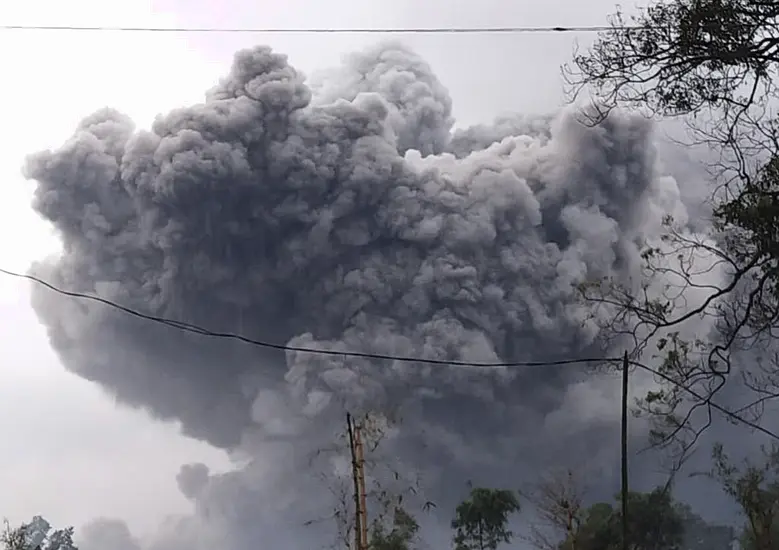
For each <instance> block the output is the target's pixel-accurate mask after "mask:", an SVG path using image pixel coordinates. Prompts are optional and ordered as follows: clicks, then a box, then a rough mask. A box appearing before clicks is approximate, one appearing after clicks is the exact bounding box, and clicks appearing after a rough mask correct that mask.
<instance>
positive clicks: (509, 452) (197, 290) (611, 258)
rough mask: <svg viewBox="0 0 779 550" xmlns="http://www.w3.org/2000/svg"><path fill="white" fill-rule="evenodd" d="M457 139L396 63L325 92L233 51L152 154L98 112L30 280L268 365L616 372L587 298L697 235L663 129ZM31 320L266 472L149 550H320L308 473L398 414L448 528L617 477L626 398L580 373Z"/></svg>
mask: <svg viewBox="0 0 779 550" xmlns="http://www.w3.org/2000/svg"><path fill="white" fill-rule="evenodd" d="M452 127H453V118H452V102H451V99H450V98H449V95H448V93H447V92H446V89H445V88H444V86H443V85H442V84H441V83H440V82H439V81H438V80H437V78H436V77H435V75H434V74H433V73H432V71H431V70H430V67H428V65H427V64H426V63H425V62H424V61H423V60H421V59H420V58H419V57H417V56H416V55H415V54H413V53H412V52H410V51H408V50H407V49H405V48H404V47H402V46H400V45H397V44H388V45H382V46H380V47H377V48H375V49H373V50H372V51H369V52H367V53H365V54H361V55H356V56H353V57H351V58H348V59H347V62H346V66H345V67H344V68H343V69H341V70H340V71H336V72H335V73H331V80H325V81H323V82H320V83H317V84H316V85H315V86H313V87H311V88H310V87H309V86H307V84H306V83H305V81H304V79H303V77H302V76H301V75H300V74H299V73H298V72H297V71H296V70H295V69H294V68H293V67H291V66H290V65H289V64H288V63H287V59H286V57H285V56H283V55H281V54H278V53H274V52H273V51H271V49H269V48H266V47H257V48H254V49H251V50H245V51H241V52H239V53H238V54H237V55H236V57H235V61H234V64H233V66H232V69H231V70H230V73H229V74H228V76H227V77H226V78H225V79H224V80H222V81H221V82H220V83H219V84H218V85H217V86H216V87H215V88H214V89H212V90H211V91H210V92H209V93H208V94H207V96H206V100H205V102H204V103H202V104H198V105H193V106H189V107H185V108H181V109H178V110H175V111H173V112H171V113H168V114H167V115H165V116H161V117H159V118H158V119H157V120H155V122H154V124H153V126H152V129H151V131H145V130H140V131H139V130H136V129H135V128H134V127H133V124H132V122H131V120H130V119H128V118H127V117H126V116H124V115H122V114H121V113H118V112H116V111H113V110H110V109H103V110H101V111H98V112H96V113H95V114H93V115H92V116H90V117H88V118H87V119H85V120H84V121H82V123H81V124H80V126H79V127H78V128H77V129H76V132H75V133H74V135H73V137H72V138H71V139H70V140H69V141H67V142H66V143H65V144H63V145H62V147H60V148H59V149H58V150H56V151H46V152H41V153H38V154H36V155H34V156H32V157H31V158H30V159H29V162H28V164H27V167H26V174H27V176H28V177H29V178H30V179H33V180H35V181H36V182H37V189H36V194H35V203H34V207H35V209H36V210H37V211H38V212H39V213H40V214H41V215H42V216H43V217H44V218H45V219H47V220H49V221H50V222H51V223H52V224H53V225H54V226H55V227H56V228H57V230H58V231H59V233H60V235H61V238H62V242H63V246H64V252H63V254H62V255H61V256H60V257H57V258H53V259H51V260H49V261H46V262H44V263H41V264H39V265H37V266H35V268H34V271H35V273H36V274H37V275H39V276H41V277H43V278H45V279H46V280H48V281H51V282H52V283H54V284H56V285H58V286H61V287H64V288H67V289H69V290H73V291H81V292H89V293H97V294H99V295H100V296H102V297H104V298H107V299H110V300H114V301H116V302H119V303H121V304H123V305H125V306H127V307H130V308H133V309H137V310H140V311H142V312H145V313H149V314H154V315H159V316H164V317H167V318H173V319H177V320H181V321H186V322H189V323H195V324H198V325H201V326H204V327H206V328H208V329H211V330H214V331H220V332H236V333H241V334H244V335H246V336H249V337H253V338H257V339H262V340H266V341H270V342H274V343H282V344H284V343H289V344H290V345H295V346H308V347H315V348H324V349H330V350H343V351H347V350H348V351H361V352H376V353H382V354H395V355H405V356H420V357H425V358H434V359H441V360H467V361H501V360H502V361H509V362H514V361H526V360H547V359H548V360H552V359H560V358H566V357H573V356H581V355H592V354H598V353H603V352H604V350H603V349H601V346H600V344H599V340H598V331H597V325H596V324H595V323H593V322H592V321H591V320H588V313H589V312H588V311H586V310H584V309H583V308H582V307H581V306H580V305H578V304H577V303H576V302H575V300H574V296H573V289H572V285H573V284H574V283H576V282H577V281H580V280H582V279H584V278H587V277H597V276H601V275H611V274H613V275H616V276H618V277H621V276H625V275H627V274H629V273H631V272H632V271H633V270H634V269H635V267H636V265H637V262H638V245H639V243H640V242H642V241H643V240H644V239H648V238H652V237H653V236H656V235H658V234H659V232H660V221H661V219H662V217H663V216H664V215H665V214H668V213H672V214H675V215H677V216H678V215H679V214H680V213H682V214H683V212H684V206H683V205H682V203H681V200H680V198H679V196H680V195H679V190H678V188H677V186H676V181H675V180H674V179H672V178H668V177H661V176H662V175H663V174H662V173H660V172H658V170H657V166H658V165H657V160H656V158H655V157H656V155H655V148H654V145H653V129H652V126H651V124H650V123H649V122H647V121H646V120H645V119H643V118H641V117H639V116H631V115H626V114H620V113H615V114H614V115H613V116H611V117H610V118H609V120H608V121H607V122H606V123H605V124H604V125H603V126H602V127H599V128H589V127H585V126H583V125H581V124H580V123H579V122H577V119H576V117H574V116H572V115H571V114H570V113H567V112H563V113H562V114H560V115H559V116H557V117H538V118H527V119H525V118H519V117H517V118H503V119H499V120H498V121H496V123H495V124H492V125H483V126H477V127H474V128H469V129H463V130H458V131H457V132H454V133H453V132H452ZM33 300H34V307H35V309H36V311H37V312H38V315H39V316H40V318H41V320H42V321H43V322H44V323H45V325H46V326H47V327H48V331H49V335H50V338H51V341H52V344H53V345H54V347H55V349H56V350H57V352H58V353H59V355H60V357H61V359H62V361H63V363H64V364H65V366H66V367H67V368H68V369H69V370H71V371H73V372H75V373H77V374H78V375H80V376H82V377H84V378H86V379H89V380H92V381H94V382H96V383H98V384H99V385H100V386H101V387H103V388H105V389H106V390H107V391H109V392H111V393H112V394H113V395H115V396H116V398H117V399H118V400H119V401H121V402H124V403H129V404H131V405H134V406H136V407H140V408H143V409H146V410H148V411H150V412H151V413H152V414H153V415H155V416H156V417H158V418H163V419H176V420H179V421H181V424H182V429H183V430H184V432H185V433H187V434H189V435H191V436H194V437H197V438H200V439H203V440H205V441H208V442H210V443H211V444H213V445H216V446H219V447H223V448H226V449H230V450H233V451H237V452H240V453H241V456H243V457H249V460H248V463H247V464H244V466H242V467H241V468H240V469H238V470H236V471H235V472H230V473H228V474H223V475H211V474H210V473H209V472H208V470H207V468H205V467H204V466H202V465H194V466H188V467H186V468H184V469H183V470H182V472H181V474H180V475H179V484H180V487H181V489H182V491H183V493H184V494H185V495H186V496H187V497H188V498H190V499H192V500H193V502H194V503H195V507H196V515H195V516H193V517H189V518H181V519H180V520H179V521H178V522H176V523H175V524H174V525H168V526H167V527H166V530H165V531H164V532H163V533H162V534H161V535H160V537H159V540H158V541H157V542H156V545H157V547H158V548H170V549H174V548H176V549H177V548H184V547H188V548H193V547H198V548H199V547H203V548H205V547H209V545H219V546H221V547H222V548H236V549H238V548H241V549H242V548H248V547H249V546H251V547H253V548H256V547H257V541H263V540H267V537H268V536H269V535H268V533H269V530H268V529H269V527H268V525H271V526H272V527H271V529H272V532H273V533H276V532H281V531H282V530H284V529H286V530H287V531H289V532H290V533H291V534H290V535H289V538H285V537H286V536H282V538H281V539H277V540H276V542H279V541H290V540H291V541H296V542H293V543H290V544H292V546H290V547H301V548H302V547H309V546H306V545H305V544H303V543H301V542H300V541H301V540H304V538H303V537H304V535H301V534H300V532H301V528H300V527H299V526H300V523H295V522H296V521H301V518H303V519H305V518H309V519H310V518H311V517H316V516H321V515H322V514H323V513H326V511H327V510H326V506H327V504H326V503H327V498H328V495H327V494H322V495H319V496H317V494H315V493H316V491H317V490H319V491H320V492H321V489H316V490H315V489H312V487H313V485H311V483H312V478H311V476H306V475H305V473H306V472H307V470H308V467H307V464H308V461H309V459H310V456H311V452H313V451H314V450H316V449H317V448H321V447H323V446H327V445H328V444H331V443H332V441H333V437H334V434H335V433H336V432H337V431H339V430H340V429H341V425H342V423H343V413H344V411H345V410H347V409H348V410H352V411H356V412H360V411H365V410H369V409H371V410H384V411H392V412H395V413H397V414H399V415H400V417H402V423H401V426H400V428H398V429H397V430H396V432H397V433H394V435H393V436H392V437H391V438H390V441H389V442H388V443H387V447H386V448H387V449H391V453H392V455H393V456H394V457H395V458H396V459H397V460H398V461H400V462H402V463H403V464H404V465H405V467H406V468H407V469H408V471H412V470H413V471H422V472H425V475H426V477H425V479H426V484H427V486H428V490H429V494H430V496H431V498H436V497H440V498H441V499H443V501H445V502H450V501H451V499H453V498H455V497H457V496H458V495H461V493H462V491H463V489H464V484H465V480H466V479H469V478H470V479H474V480H475V481H477V482H482V483H491V482H494V483H498V484H501V485H503V486H511V484H513V483H514V482H515V481H516V482H518V481H519V480H521V479H524V478H527V477H528V476H530V477H532V475H533V474H532V472H534V471H538V469H540V468H543V467H545V466H547V465H549V463H550V460H553V457H560V456H562V457H566V456H567V457H573V456H575V457H577V458H576V461H577V462H586V460H585V459H588V460H589V463H590V465H591V467H592V468H594V469H595V470H599V471H600V470H603V471H605V472H607V475H610V473H611V472H610V468H611V466H612V465H613V458H614V457H616V448H615V447H614V445H613V444H612V441H613V436H614V434H615V432H614V429H613V428H614V421H615V418H616V417H617V416H618V411H617V410H613V407H612V404H615V400H614V399H613V392H614V391H615V388H616V387H617V386H616V382H615V381H614V380H613V379H611V378H608V377H607V378H592V377H591V376H587V373H586V372H585V370H584V369H583V368H582V367H581V366H579V367H568V368H562V369H561V368H534V369H525V370H517V369H503V370H500V369H493V370H489V371H485V370H478V369H476V370H475V369H457V368H446V367H433V366H428V365H422V364H407V363H401V362H393V361H388V360H382V361H369V360H362V359H360V360H357V359H346V358H343V357H340V356H321V355H320V356H317V355H311V354H306V353H293V352H289V353H286V355H285V354H283V353H281V352H276V351H268V350H262V349H259V348H256V347H251V346H248V345H244V344H239V343H235V342H231V341H225V340H218V339H210V338H205V337H201V336H196V335H188V334H185V333H182V332H180V331H176V330H173V329H170V328H166V327H162V326H160V325H155V324H153V323H150V322H146V321H143V320H139V319H136V318H133V317H131V316H128V315H125V314H122V313H118V312H116V311H112V310H110V309H107V308H105V307H102V306H97V305H92V304H87V303H83V302H79V301H74V300H71V299H66V298H63V297H61V296H58V295H55V294H53V293H51V292H49V291H46V290H42V289H36V290H35V292H34V296H33ZM607 492H608V493H611V492H612V491H611V489H609V490H608V491H607ZM302 497H304V498H302ZM323 506H324V507H325V509H324V510H323ZM441 507H442V508H443V509H446V508H445V506H444V505H442V506H441ZM279 510H287V511H289V510H294V511H295V514H293V515H294V518H293V519H290V518H291V517H292V516H293V515H290V514H289V513H287V514H286V515H284V516H283V517H284V518H286V519H285V521H288V524H283V522H282V523H279V521H278V519H273V518H278V517H279V516H278V515H277V512H278V511H279ZM446 510H447V511H446V513H447V514H448V509H446ZM112 533H113V534H112V535H111V536H115V535H116V533H115V532H112ZM106 536H107V535H106ZM116 536H118V535H116ZM122 536H123V535H122ZM280 536H281V535H280ZM263 537H265V538H263ZM128 540H129V539H128ZM279 544H282V542H279ZM301 544H302V546H301ZM271 546H272V545H271ZM126 547H127V548H129V547H130V546H126ZM269 547H270V546H269Z"/></svg>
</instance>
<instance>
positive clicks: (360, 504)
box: [346, 412, 368, 550]
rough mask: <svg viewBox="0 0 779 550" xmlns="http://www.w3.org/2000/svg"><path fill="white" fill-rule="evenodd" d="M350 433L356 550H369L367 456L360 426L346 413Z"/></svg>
mask: <svg viewBox="0 0 779 550" xmlns="http://www.w3.org/2000/svg"><path fill="white" fill-rule="evenodd" d="M346 427H347V430H348V432H349V449H350V451H351V455H352V480H353V482H354V548H355V550H368V516H367V511H366V500H367V497H366V491H365V455H364V450H363V445H362V433H361V429H360V426H357V425H355V424H354V421H353V419H352V415H351V414H349V413H348V412H347V413H346Z"/></svg>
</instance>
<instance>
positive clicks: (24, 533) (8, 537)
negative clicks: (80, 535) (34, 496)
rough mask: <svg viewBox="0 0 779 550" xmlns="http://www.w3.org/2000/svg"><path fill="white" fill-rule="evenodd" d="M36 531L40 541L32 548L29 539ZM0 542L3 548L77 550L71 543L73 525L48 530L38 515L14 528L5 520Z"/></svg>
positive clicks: (19, 549) (8, 549)
mask: <svg viewBox="0 0 779 550" xmlns="http://www.w3.org/2000/svg"><path fill="white" fill-rule="evenodd" d="M41 530H42V531H43V532H40V531H41ZM37 533H39V537H38V540H40V542H39V544H38V545H37V546H36V547H34V548H33V547H32V545H31V543H30V539H31V538H35V535H36V534H37ZM0 543H2V545H3V550H78V548H77V547H76V545H75V544H74V543H73V527H67V528H65V529H58V530H55V531H50V529H49V527H48V523H47V522H46V521H45V520H43V518H40V517H36V518H33V521H32V522H30V523H25V524H22V525H20V526H19V527H14V528H12V527H11V526H10V525H9V524H8V522H6V523H5V529H4V530H3V533H2V535H0Z"/></svg>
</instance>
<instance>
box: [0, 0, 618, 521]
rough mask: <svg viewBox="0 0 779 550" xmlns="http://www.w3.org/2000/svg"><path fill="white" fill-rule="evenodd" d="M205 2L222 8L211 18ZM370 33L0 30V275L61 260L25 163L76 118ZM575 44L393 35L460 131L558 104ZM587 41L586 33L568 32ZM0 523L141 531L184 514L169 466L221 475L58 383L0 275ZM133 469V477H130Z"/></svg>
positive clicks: (376, 4)
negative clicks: (37, 209)
mask: <svg viewBox="0 0 779 550" xmlns="http://www.w3.org/2000/svg"><path fill="white" fill-rule="evenodd" d="M216 6H219V7H218V8H217V7H216ZM611 11H613V2H611V1H607V0H595V1H588V2H584V1H582V0H546V1H544V2H538V1H537V0H514V1H509V0H479V1H478V2H477V1H473V0H471V1H467V2H466V1H463V0H426V1H425V2H420V1H419V0H374V1H371V2H365V1H361V0H331V1H329V2H321V1H319V0H285V1H284V2H280V1H279V2H258V1H257V0H220V1H219V2H217V1H215V0H155V1H152V0H112V1H110V2H108V1H105V0H70V1H68V2H62V1H61V0H26V1H25V2H11V1H8V2H2V4H0V21H2V22H3V23H10V24H49V25H67V24H72V25H100V24H103V25H132V26H142V25H147V26H173V25H176V26H205V25H208V26H244V27H245V26H263V27H284V26H287V27H289V26H294V27H307V26H308V27H311V26H315V27H325V26H337V27H350V26H354V27H387V26H395V27H410V26H418V27H419V26H478V25H484V26H489V25H501V26H506V25H522V26H532V25H544V26H545V25H597V24H603V23H604V22H605V19H606V15H607V14H608V13H610V12H611ZM379 38H380V37H378V36H376V35H371V36H359V35H358V36H354V35H317V36H305V35H292V36H285V35H271V36H254V35H234V36H228V35H216V34H209V35H174V34H170V35H163V34H135V33H125V34H122V33H117V34H109V33H102V34H97V33H76V32H22V31H5V32H3V31H0V51H2V52H3V54H2V55H1V56H0V74H2V75H3V78H2V80H3V85H2V86H0V104H2V105H3V106H4V109H3V117H2V130H3V131H4V134H5V139H4V141H3V149H2V153H1V154H0V176H1V177H2V181H3V184H4V185H3V189H2V194H1V195H0V209H1V210H2V212H1V213H0V224H2V231H0V235H2V236H0V267H3V268H6V269H11V270H15V271H19V272H24V271H26V269H27V267H28V266H29V264H30V262H31V261H33V260H35V259H36V258H41V257H43V256H44V255H46V254H48V253H49V252H51V251H54V250H56V240H55V239H54V238H53V236H52V235H51V234H50V231H49V229H48V227H47V226H46V225H44V224H43V223H42V222H41V221H40V220H39V219H38V218H37V217H36V215H35V214H34V213H33V212H32V211H31V209H30V207H29V201H30V191H31V187H32V185H31V184H30V183H28V182H25V181H24V180H23V178H22V177H21V175H20V172H19V169H20V166H21V164H22V162H23V158H24V156H25V155H26V154H28V153H31V152H34V151H36V150H39V149H41V148H45V147H56V146H57V145H58V144H59V143H60V142H61V141H62V140H63V139H64V138H66V137H67V136H68V135H69V134H70V133H71V132H72V130H73V128H74V127H75V125H76V124H77V122H78V121H79V119H80V118H81V117H83V116H84V115H86V114H89V113H90V112H92V111H94V110H96V109H97V108H99V107H102V106H106V105H109V106H112V107H116V108H118V109H120V110H122V111H124V112H126V113H127V114H129V115H130V116H132V117H133V118H134V119H135V121H136V123H137V124H138V125H140V126H146V125H148V124H149V123H150V122H151V120H152V118H153V116H154V115H155V114H157V113H158V112H162V111H166V110H168V109H170V108H172V107H175V106H178V105H182V104H186V103H191V102H195V101H199V100H200V99H201V97H202V94H203V92H204V91H205V90H206V89H207V88H208V87H209V86H210V85H211V84H212V83H214V82H215V80H216V78H218V77H219V76H220V75H221V74H223V73H225V72H226V70H227V65H228V64H229V62H230V57H231V55H232V53H233V51H234V50H235V49H237V48H239V47H243V46H250V45H252V44H256V43H268V44H270V45H272V46H273V47H274V48H276V49H277V50H279V51H282V52H285V53H288V54H289V55H290V59H291V61H292V62H293V64H295V65H296V66H298V67H299V68H301V69H302V70H303V71H304V72H306V73H308V74H310V73H311V72H312V71H314V70H316V69H323V68H327V67H329V66H332V65H334V64H336V63H337V62H338V60H339V58H340V57H341V56H342V55H343V54H346V53H349V52H351V51H353V50H355V49H359V48H360V47H361V46H363V45H367V44H370V43H373V42H375V41H377V40H379ZM575 38H576V37H575V35H570V34H564V35H563V34H554V35H537V34H526V35H513V36H507V35H506V36H487V35H476V36H468V35H452V36H441V35H437V36H419V35H415V36H402V37H400V39H401V40H402V41H404V42H405V43H407V44H409V45H411V46H412V47H414V48H415V49H416V50H417V51H418V52H419V53H420V54H422V55H423V57H425V58H426V59H427V60H428V61H429V62H430V63H431V65H432V66H433V68H434V70H435V71H436V72H437V74H438V75H439V77H440V78H441V80H442V81H443V82H444V84H445V85H446V86H448V88H449V89H450V93H451V95H452V97H453V100H454V104H455V114H456V115H457V117H458V119H459V124H468V123H473V122H489V121H490V119H491V118H492V117H494V116H495V115H498V114H501V113H503V112H507V111H509V112H510V111H513V112H525V113H537V112H543V111H548V110H551V109H554V108H555V107H557V106H558V105H559V104H561V102H562V95H561V85H560V78H559V66H560V64H561V63H563V62H565V61H566V60H567V59H568V58H569V57H570V54H571V51H572V49H573V46H574V39H575ZM579 38H580V39H582V40H587V38H588V37H586V36H585V37H579ZM0 308H1V312H0V324H1V326H2V329H3V330H2V331H0V364H2V367H0V382H2V383H1V384H0V434H2V437H3V438H4V441H5V442H6V443H5V445H3V452H2V453H0V516H5V517H7V518H9V519H10V520H11V521H13V522H18V521H22V520H27V519H29V518H30V517H31V516H33V515H36V514H40V515H44V516H45V517H46V518H48V519H49V520H50V521H51V522H52V523H53V524H55V525H57V526H64V525H74V526H76V527H78V526H80V525H82V524H83V523H85V522H86V521H88V520H90V519H92V518H94V517H97V516H115V517H120V518H123V519H125V520H126V521H127V522H128V524H129V525H130V527H131V528H132V529H133V531H135V532H136V533H138V534H141V535H143V534H144V533H148V532H149V531H150V530H151V529H152V528H153V527H154V526H155V525H156V523H157V522H158V520H159V519H160V518H161V517H162V516H164V515H165V514H169V513H174V512H180V511H183V510H186V507H187V503H186V502H185V500H184V499H183V497H181V496H180V495H179V493H178V490H177V488H176V486H175V475H176V473H177V471H178V469H179V466H180V465H182V464H184V463H187V462H193V461H203V462H206V463H208V464H210V465H213V466H214V467H215V468H216V469H222V468H226V467H228V462H227V460H226V458H225V457H224V456H223V455H222V453H220V452H217V451H216V450H214V449H211V448H209V447H208V446H206V445H205V444H201V443H198V442H196V441H193V440H190V439H186V438H184V437H182V436H180V435H178V434H177V428H176V426H175V425H165V424H161V423H159V422H154V421H152V420H151V419H150V418H148V417H147V416H146V415H145V414H144V413H142V412H139V411H131V410H127V409H123V408H118V407H117V406H116V405H115V404H114V403H113V401H112V399H111V398H110V397H109V396H106V395H104V394H103V393H102V392H101V391H100V390H99V389H98V387H97V386H96V385H92V384H90V383H88V382H86V381H83V380H81V379H79V378H77V377H76V376H74V375H71V374H68V373H66V372H65V370H64V368H63V367H61V366H60V365H59V364H58V360H57V358H56V356H55V355H54V354H53V352H52V351H51V350H50V348H49V345H48V342H47V338H46V335H45V332H44V330H43V329H42V327H41V326H40V325H39V323H38V322H37V320H36V318H35V315H34V313H33V312H32V310H31V308H30V306H29V305H28V291H27V286H26V283H24V282H20V281H17V280H14V279H10V278H8V277H6V276H0ZM141 473H143V474H141Z"/></svg>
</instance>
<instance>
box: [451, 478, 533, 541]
mask: <svg viewBox="0 0 779 550" xmlns="http://www.w3.org/2000/svg"><path fill="white" fill-rule="evenodd" d="M515 512H519V500H518V498H517V495H516V494H515V493H514V492H512V491H507V490H504V489H486V488H478V487H477V488H474V489H472V490H471V494H470V498H469V499H467V500H465V501H463V502H462V503H460V504H459V505H458V506H457V509H456V510H455V518H454V519H453V520H452V529H454V530H455V536H454V543H455V548H456V550H495V549H496V548H497V547H498V545H500V543H503V542H505V543H508V542H511V539H512V537H513V535H514V534H513V533H512V532H511V531H510V530H509V529H508V518H509V515H511V514H513V513H515Z"/></svg>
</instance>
